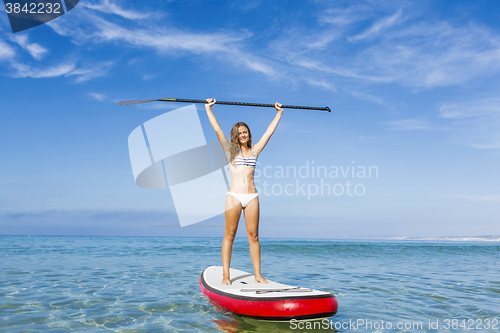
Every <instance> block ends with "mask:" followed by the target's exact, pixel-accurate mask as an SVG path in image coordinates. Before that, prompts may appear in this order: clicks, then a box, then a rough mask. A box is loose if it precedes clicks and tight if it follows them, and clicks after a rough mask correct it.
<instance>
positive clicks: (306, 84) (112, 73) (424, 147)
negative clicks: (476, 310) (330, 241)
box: [0, 0, 500, 239]
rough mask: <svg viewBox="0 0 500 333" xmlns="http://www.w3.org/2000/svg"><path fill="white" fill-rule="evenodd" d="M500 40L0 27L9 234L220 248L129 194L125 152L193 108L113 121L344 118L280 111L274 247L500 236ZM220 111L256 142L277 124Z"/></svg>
mask: <svg viewBox="0 0 500 333" xmlns="http://www.w3.org/2000/svg"><path fill="white" fill-rule="evenodd" d="M499 22H500V4H499V3H498V1H456V2H455V1H425V0H424V1H281V2H269V1H115V0H102V1H85V0H82V1H80V2H79V4H78V5H77V6H76V7H75V8H74V9H73V10H71V11H70V12H68V13H67V14H65V15H63V16H61V17H59V18H57V19H55V20H53V21H51V22H49V23H46V24H43V25H40V26H38V27H35V28H32V29H29V30H26V31H23V32H18V33H15V34H13V33H12V30H11V29H10V25H9V21H8V17H7V14H5V13H3V14H0V88H1V89H0V109H1V120H2V121H1V122H0V126H1V131H0V154H1V159H0V170H1V171H2V172H1V173H0V234H2V235H93V236H104V235H106V236H195V237H202V236H211V237H219V236H220V237H222V235H223V232H224V216H223V215H219V216H216V217H213V218H211V219H209V220H206V221H203V222H200V223H197V224H194V225H192V226H189V227H184V228H181V227H180V225H179V220H178V218H177V215H176V210H175V207H174V204H173V200H172V196H171V193H170V191H169V190H168V189H167V190H147V189H143V188H140V187H138V186H137V185H136V184H135V182H134V176H133V174H132V169H131V164H130V157H129V151H128V146H127V138H128V136H129V134H130V133H131V132H132V131H133V130H134V129H135V128H136V127H137V126H140V125H141V124H143V123H144V122H146V121H148V120H150V119H152V118H154V117H156V116H158V115H161V114H164V113H166V112H169V111H172V110H175V109H177V108H179V107H183V106H186V105H181V104H179V103H162V102H155V103H145V104H139V105H131V106H118V105H116V102H118V101H124V100H140V99H154V98H186V99H205V98H212V97H213V98H216V99H218V100H225V101H241V102H255V103H274V102H276V101H278V102H281V103H283V104H292V105H310V106H329V107H330V108H331V109H332V112H330V113H328V112H321V111H301V110H290V109H285V111H284V113H283V116H282V119H281V121H280V124H279V126H278V128H277V130H276V132H275V133H274V135H273V137H272V138H271V140H270V142H269V144H268V145H267V146H266V148H265V149H264V151H263V152H262V154H261V155H260V156H259V159H258V165H257V171H256V181H257V187H258V190H259V193H260V196H259V200H260V236H261V237H287V238H341V239H343V238H370V237H397V236H411V237H438V236H480V235H500V176H499V174H498V170H500V94H499V91H500V89H499V88H500V75H499V74H500V23H499ZM197 110H198V115H199V117H200V120H201V125H202V128H203V132H204V135H205V138H206V140H207V142H210V141H216V140H217V138H216V136H215V133H214V131H213V130H212V128H211V126H210V123H209V122H208V118H207V116H206V113H205V111H204V107H203V105H201V104H198V105H197ZM214 112H215V115H216V117H217V119H218V121H219V123H220V124H221V126H222V128H223V130H224V131H225V133H226V135H227V136H228V135H229V131H230V128H231V127H232V125H233V124H234V123H236V122H238V121H244V122H246V123H247V124H249V126H250V128H251V131H252V135H253V138H254V142H256V140H258V138H260V136H262V134H263V133H264V132H265V130H266V129H267V126H268V125H269V124H270V122H271V121H272V119H273V118H274V115H275V111H274V110H273V109H269V108H254V107H238V106H223V105H215V106H214ZM318 167H319V168H318ZM315 168H316V169H315ZM283 170H284V172H281V171H283ZM286 170H289V171H290V172H289V173H288V174H287V173H286V172H285V171H286ZM292 170H296V174H293V172H292ZM300 170H302V173H301V172H300ZM321 170H323V171H321ZM325 170H327V171H328V172H325ZM318 171H319V174H318ZM353 171H354V172H353ZM369 171H370V172H369ZM313 172H314V175H313ZM287 186H288V187H287ZM321 189H323V192H321ZM285 190H287V192H286V193H285ZM328 191H330V193H329V194H328ZM221 204H223V203H221ZM194 209H196V208H194ZM245 234H246V232H245V228H244V220H243V218H242V219H241V221H240V228H239V231H238V236H242V237H245Z"/></svg>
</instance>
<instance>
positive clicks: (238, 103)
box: [116, 98, 331, 112]
mask: <svg viewBox="0 0 500 333" xmlns="http://www.w3.org/2000/svg"><path fill="white" fill-rule="evenodd" d="M148 102H183V103H202V104H206V103H207V101H205V100H202V99H180V98H160V99H143V100H140V101H123V102H118V103H116V104H118V105H131V104H140V103H148ZM217 104H223V105H241V106H261V107H268V108H273V107H274V104H261V103H244V102H223V101H217ZM281 107H282V108H288V109H301V110H320V111H328V112H331V110H330V108H329V107H328V106H324V107H322V106H320V107H315V106H298V105H282V106H281Z"/></svg>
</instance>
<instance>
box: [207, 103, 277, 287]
mask: <svg viewBox="0 0 500 333" xmlns="http://www.w3.org/2000/svg"><path fill="white" fill-rule="evenodd" d="M215 103H216V101H215V99H213V98H210V99H207V103H206V104H205V109H206V110H207V115H208V119H209V120H210V124H212V127H213V128H214V130H215V133H216V134H217V138H218V139H219V142H220V144H221V145H222V148H223V149H224V151H225V152H226V154H227V155H229V157H228V159H229V165H230V170H231V186H229V192H227V194H228V195H227V197H226V213H225V215H226V216H225V217H226V230H225V234H224V240H223V241H222V267H223V275H222V284H223V285H230V284H231V280H230V277H229V265H230V263H231V252H232V249H233V242H234V237H235V236H236V231H237V230H238V222H239V220H240V216H241V211H242V210H243V214H244V216H245V224H246V227H247V235H248V243H249V246H250V256H251V257H252V263H253V269H254V272H255V281H257V282H261V283H268V281H267V280H266V279H264V278H263V277H262V275H261V273H260V243H259V197H258V195H257V189H256V188H255V183H254V179H253V177H254V172H255V166H256V163H257V157H258V156H259V154H260V153H261V151H262V149H264V147H265V146H266V144H267V142H268V141H269V139H270V138H271V135H273V133H274V131H275V130H276V127H277V126H278V123H279V121H280V119H281V115H282V114H283V109H282V108H281V104H280V103H276V104H275V105H274V108H275V109H276V111H278V113H277V114H276V117H274V120H273V121H272V122H271V125H269V127H268V128H267V131H266V132H265V133H264V135H263V136H262V138H261V139H260V140H259V142H257V143H256V144H255V145H253V146H252V134H251V133H250V129H249V128H248V126H247V125H246V124H245V123H242V122H239V123H236V124H234V126H233V128H232V130H231V142H230V143H229V142H228V141H227V138H226V136H225V135H224V132H223V131H222V129H221V128H220V126H219V123H218V122H217V119H215V116H214V113H213V111H212V105H214V104H215Z"/></svg>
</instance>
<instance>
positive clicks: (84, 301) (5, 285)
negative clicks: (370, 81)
mask: <svg viewBox="0 0 500 333" xmlns="http://www.w3.org/2000/svg"><path fill="white" fill-rule="evenodd" d="M221 241H222V239H221V238H164V237H68V236H64V237H59V236H0V332H69V331H76V332H84V331H85V332H231V333H233V332H234V333H236V332H500V323H499V320H500V243H499V242H451V241H448V242H445V241H408V240H404V241H385V240H317V239H265V238H263V239H261V252H262V273H263V275H264V277H266V278H268V279H271V280H273V281H276V282H280V283H284V284H291V285H299V286H301V287H306V288H313V289H319V290H324V291H328V292H330V293H332V294H334V295H335V296H336V298H337V300H338V303H339V311H338V312H337V314H336V315H335V316H333V317H331V318H328V319H326V320H323V321H309V322H308V321H305V322H293V323H291V322H280V323H276V322H265V321H259V320H255V319H248V318H243V317H239V316H236V315H233V314H231V313H228V312H225V311H224V310H222V309H220V308H218V307H217V306H216V305H214V304H213V303H211V302H210V301H209V300H208V298H206V297H205V296H204V295H203V294H202V293H201V292H200V288H199V277H200V274H201V272H202V271H203V270H204V269H205V268H207V267H209V266H213V265H221V257H220V247H221ZM231 265H232V267H233V268H237V269H240V270H243V271H247V272H252V271H253V269H252V262H251V259H250V255H249V251H248V241H247V240H246V238H237V239H236V241H235V244H234V247H233V257H232V262H231Z"/></svg>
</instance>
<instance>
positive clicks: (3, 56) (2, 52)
mask: <svg viewBox="0 0 500 333" xmlns="http://www.w3.org/2000/svg"><path fill="white" fill-rule="evenodd" d="M15 55H16V51H14V49H13V48H12V47H11V46H10V45H8V44H7V43H5V42H4V41H3V40H1V39H0V61H2V60H7V59H11V58H13V57H14V56H15Z"/></svg>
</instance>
